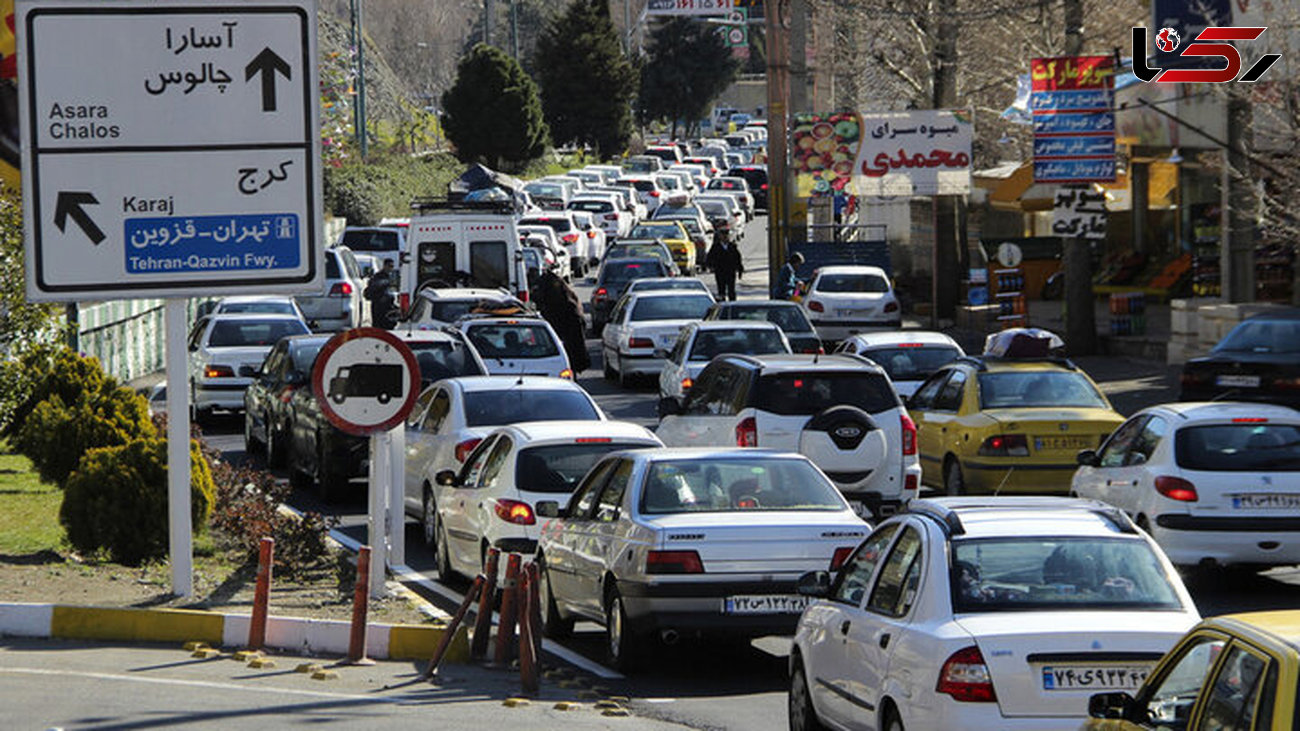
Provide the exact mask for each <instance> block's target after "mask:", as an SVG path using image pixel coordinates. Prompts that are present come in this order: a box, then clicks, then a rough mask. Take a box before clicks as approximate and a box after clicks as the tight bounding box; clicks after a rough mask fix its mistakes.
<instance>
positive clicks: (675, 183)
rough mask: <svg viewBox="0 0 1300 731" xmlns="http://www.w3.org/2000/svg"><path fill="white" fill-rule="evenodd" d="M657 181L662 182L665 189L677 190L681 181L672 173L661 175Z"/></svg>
mask: <svg viewBox="0 0 1300 731" xmlns="http://www.w3.org/2000/svg"><path fill="white" fill-rule="evenodd" d="M659 182H660V183H662V184H663V186H664V189H665V190H677V189H678V188H680V187H681V183H682V181H680V180H678V179H677V177H676V176H673V175H661V176H660V177H659Z"/></svg>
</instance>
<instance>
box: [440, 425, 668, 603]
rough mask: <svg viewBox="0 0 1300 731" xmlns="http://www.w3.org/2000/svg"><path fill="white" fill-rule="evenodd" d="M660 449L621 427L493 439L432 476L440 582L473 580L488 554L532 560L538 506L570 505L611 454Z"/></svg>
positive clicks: (540, 428)
mask: <svg viewBox="0 0 1300 731" xmlns="http://www.w3.org/2000/svg"><path fill="white" fill-rule="evenodd" d="M660 446H663V444H662V443H661V442H660V441H659V439H658V438H657V437H655V435H654V434H652V433H650V431H649V430H647V429H646V428H645V427H642V426H637V425H636V424H630V423H627V422H622V421H601V422H593V421H538V422H532V423H526V424H513V425H511V426H506V427H502V428H500V429H497V430H495V431H493V432H492V433H491V434H489V435H488V436H487V437H485V438H484V439H483V442H482V443H481V444H479V445H478V447H477V448H475V450H474V452H473V453H472V454H471V455H470V456H469V458H468V459H467V460H466V461H465V465H464V466H463V467H462V468H460V469H459V470H444V471H441V472H439V473H438V474H436V475H435V476H434V477H435V482H436V487H435V488H434V498H433V499H434V503H435V506H436V507H435V514H436V515H437V524H436V526H435V528H434V535H435V541H436V545H437V548H436V549H435V553H436V556H437V564H438V574H439V576H441V577H442V578H446V577H448V576H450V575H451V574H453V573H454V574H460V575H462V576H474V575H475V574H477V573H478V572H479V571H481V570H482V569H483V565H484V564H483V559H484V557H485V555H486V553H487V548H488V547H489V546H491V547H493V548H497V549H500V550H501V551H503V552H505V553H520V554H524V555H525V556H529V557H531V556H532V555H533V554H534V553H536V551H537V534H538V520H537V512H536V510H535V506H536V505H537V503H538V502H539V501H542V500H556V501H560V502H568V500H569V496H570V495H571V494H572V493H573V490H574V488H576V487H577V486H578V482H579V481H580V480H581V479H582V478H583V477H584V476H585V475H586V474H587V470H589V469H590V468H591V466H592V465H593V464H595V463H596V461H597V460H599V459H600V458H601V457H603V456H605V455H606V454H608V453H610V452H613V451H617V450H623V449H647V448H650V447H660ZM501 566H502V568H504V563H502V565H501Z"/></svg>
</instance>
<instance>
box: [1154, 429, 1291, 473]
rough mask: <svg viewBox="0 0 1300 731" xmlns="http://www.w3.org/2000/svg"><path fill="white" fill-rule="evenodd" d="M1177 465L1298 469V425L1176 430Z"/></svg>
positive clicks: (1227, 469) (1238, 469) (1216, 468)
mask: <svg viewBox="0 0 1300 731" xmlns="http://www.w3.org/2000/svg"><path fill="white" fill-rule="evenodd" d="M1174 452H1175V458H1176V459H1177V460H1178V466H1179V467H1182V468H1183V469H1187V470H1206V471H1210V472H1297V471H1300V427H1297V426H1295V425H1293V424H1260V423H1238V424H1214V425H1207V426H1189V427H1186V428H1183V429H1179V430H1178V435H1177V437H1175V441H1174Z"/></svg>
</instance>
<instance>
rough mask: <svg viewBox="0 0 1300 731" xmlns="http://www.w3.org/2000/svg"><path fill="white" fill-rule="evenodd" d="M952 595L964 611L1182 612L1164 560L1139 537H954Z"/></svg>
mask: <svg viewBox="0 0 1300 731" xmlns="http://www.w3.org/2000/svg"><path fill="white" fill-rule="evenodd" d="M952 598H953V607H954V609H955V610H956V611H957V612H959V613H961V612H1015V611H1025V610H1042V609H1117V610H1132V609H1182V603H1181V602H1180V601H1179V599H1178V593H1177V592H1176V591H1175V590H1174V587H1173V586H1172V585H1171V584H1170V583H1169V578H1168V577H1167V576H1166V575H1165V571H1164V568H1163V567H1162V566H1161V565H1160V560H1159V559H1158V558H1157V557H1156V554H1155V552H1154V551H1152V550H1151V547H1150V546H1149V545H1148V544H1147V542H1146V541H1144V540H1142V539H1139V538H1118V537H1116V538H1035V537H1014V538H997V539H979V540H962V541H953V542H952Z"/></svg>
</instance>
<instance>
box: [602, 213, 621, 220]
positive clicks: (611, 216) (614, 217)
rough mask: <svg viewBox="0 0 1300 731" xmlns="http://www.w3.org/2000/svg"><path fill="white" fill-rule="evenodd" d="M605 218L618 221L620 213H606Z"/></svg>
mask: <svg viewBox="0 0 1300 731" xmlns="http://www.w3.org/2000/svg"><path fill="white" fill-rule="evenodd" d="M605 220H606V221H617V220H618V214H617V213H606V214H605Z"/></svg>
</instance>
